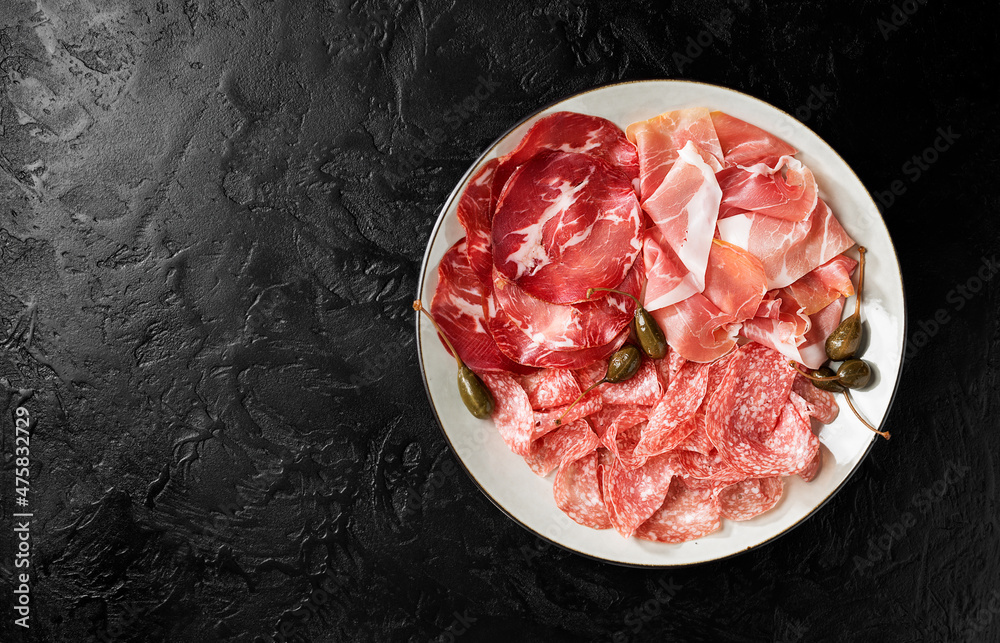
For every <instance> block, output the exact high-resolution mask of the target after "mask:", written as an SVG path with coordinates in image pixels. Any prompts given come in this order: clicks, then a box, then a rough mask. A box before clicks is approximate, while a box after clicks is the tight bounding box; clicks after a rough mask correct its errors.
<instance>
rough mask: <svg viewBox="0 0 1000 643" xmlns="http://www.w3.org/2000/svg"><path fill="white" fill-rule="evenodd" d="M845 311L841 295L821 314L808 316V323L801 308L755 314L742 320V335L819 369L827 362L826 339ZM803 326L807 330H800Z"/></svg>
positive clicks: (789, 357) (820, 312)
mask: <svg viewBox="0 0 1000 643" xmlns="http://www.w3.org/2000/svg"><path fill="white" fill-rule="evenodd" d="M793 305H794V304H793ZM843 310H844V299H843V298H839V299H837V300H836V301H834V302H833V303H831V304H830V305H829V306H827V307H826V308H824V309H823V310H821V311H819V312H818V313H816V314H814V315H809V316H808V317H805V322H803V321H802V319H803V317H804V315H803V314H802V312H801V309H799V310H798V312H796V313H788V312H782V313H781V314H780V315H779V317H778V318H777V319H771V318H762V317H754V318H753V319H750V320H747V321H746V322H744V323H743V328H742V330H741V334H742V335H743V336H744V337H746V338H747V339H751V340H753V341H755V342H757V343H759V344H763V345H764V346H767V347H769V348H773V349H774V350H776V351H778V352H779V353H781V354H782V355H784V356H785V357H787V358H788V359H793V360H795V361H796V362H800V363H802V364H804V365H806V366H807V367H809V368H819V367H820V366H822V365H823V363H824V362H825V361H826V348H825V346H826V338H827V337H828V336H829V335H830V333H832V332H833V331H834V329H835V328H837V325H838V324H840V316H841V314H842V313H843ZM803 326H804V327H805V329H804V330H802V331H800V330H799V328H802V327H803Z"/></svg>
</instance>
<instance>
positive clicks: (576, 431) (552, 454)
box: [524, 420, 600, 476]
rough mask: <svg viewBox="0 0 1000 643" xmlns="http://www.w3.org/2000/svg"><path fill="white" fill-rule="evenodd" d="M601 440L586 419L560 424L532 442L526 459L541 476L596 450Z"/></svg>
mask: <svg viewBox="0 0 1000 643" xmlns="http://www.w3.org/2000/svg"><path fill="white" fill-rule="evenodd" d="M599 443H600V441H599V440H598V439H597V435H596V434H595V433H594V431H593V430H592V429H591V428H590V425H589V424H588V423H587V421H586V420H577V421H576V422H573V423H570V424H565V425H563V426H560V427H559V428H558V429H556V430H555V431H551V432H550V433H547V434H545V435H544V436H542V437H541V438H539V439H537V440H535V441H534V442H532V443H531V448H530V450H529V452H528V455H527V456H525V458H524V461H525V462H527V463H528V466H529V467H531V470H532V471H534V472H535V473H536V474H538V475H540V476H547V475H548V474H549V473H551V472H552V471H553V470H554V469H555V468H556V467H559V466H562V465H564V464H567V463H569V462H573V461H574V460H578V459H579V458H582V457H583V456H585V455H587V454H588V453H591V452H592V451H594V449H596V448H597V445H598V444H599Z"/></svg>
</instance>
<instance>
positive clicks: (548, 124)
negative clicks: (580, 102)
mask: <svg viewBox="0 0 1000 643" xmlns="http://www.w3.org/2000/svg"><path fill="white" fill-rule="evenodd" d="M544 150H552V151H557V152H575V153H577V154H589V155H590V156H594V157H597V158H599V159H601V160H602V161H605V162H607V163H608V164H610V165H611V166H612V167H616V168H619V169H620V170H622V171H623V172H624V173H625V174H626V175H627V176H628V177H629V180H633V181H634V180H636V179H638V177H639V154H638V152H637V151H636V149H635V145H633V144H632V142H631V141H629V140H628V139H627V138H626V137H625V132H623V131H622V130H621V128H619V127H618V126H617V125H615V124H614V123H612V122H611V121H609V120H607V119H605V118H601V117H600V116H590V115H589V114H578V113H576V112H553V113H551V114H547V115H545V116H543V117H541V118H539V119H538V120H537V121H535V123H534V125H532V126H531V129H529V130H528V133H527V134H525V135H524V138H522V139H521V142H520V143H518V145H517V147H516V148H514V150H513V151H512V152H510V153H509V154H507V155H506V156H504V157H502V158H501V159H500V163H501V167H500V168H499V170H498V172H497V182H498V189H503V186H504V185H505V184H506V183H507V180H508V179H509V178H510V175H511V174H512V173H513V172H514V170H516V169H517V168H518V167H520V166H522V165H524V164H525V163H526V162H528V160H529V159H531V157H533V156H535V155H536V154H538V153H539V152H541V151H544Z"/></svg>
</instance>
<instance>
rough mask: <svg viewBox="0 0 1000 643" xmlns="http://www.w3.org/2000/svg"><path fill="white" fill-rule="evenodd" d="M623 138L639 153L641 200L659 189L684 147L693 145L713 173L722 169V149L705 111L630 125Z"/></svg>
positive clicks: (678, 113)
mask: <svg viewBox="0 0 1000 643" xmlns="http://www.w3.org/2000/svg"><path fill="white" fill-rule="evenodd" d="M625 134H626V136H628V139H629V140H630V141H632V142H633V143H635V146H636V148H637V149H638V151H639V173H640V187H639V194H641V195H642V198H643V199H646V198H648V196H649V195H651V194H653V192H655V191H656V189H657V188H659V187H660V184H661V183H663V179H664V177H666V176H667V173H668V172H669V171H670V169H671V166H673V164H674V161H675V160H676V159H677V156H678V152H679V151H680V150H681V149H682V148H683V147H684V146H685V145H686V144H687V143H694V145H695V146H696V149H697V151H698V154H699V156H701V158H702V160H703V161H704V162H705V163H707V164H708V165H709V166H710V167H711V168H712V170H713V171H715V172H717V171H719V170H721V169H722V158H723V156H722V147H721V146H720V144H719V137H718V136H716V134H715V126H714V125H713V124H712V117H711V116H710V115H709V111H708V110H707V109H705V108H704V107H692V108H690V109H679V110H675V111H672V112H665V113H663V114H660V115H659V116H656V117H654V118H651V119H649V120H647V121H640V122H637V123H632V124H631V125H629V126H628V128H626V130H625Z"/></svg>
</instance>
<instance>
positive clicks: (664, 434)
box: [635, 362, 711, 457]
mask: <svg viewBox="0 0 1000 643" xmlns="http://www.w3.org/2000/svg"><path fill="white" fill-rule="evenodd" d="M710 368H711V365H710V364H698V363H696V362H688V363H686V364H685V365H684V366H682V367H681V369H680V371H678V372H677V374H676V376H675V377H674V378H673V379H671V380H670V386H669V388H667V391H666V393H664V394H663V397H662V398H661V399H660V401H659V402H658V403H657V405H656V406H655V407H653V412H652V414H651V415H650V416H649V424H647V425H646V429H645V430H644V431H643V433H642V439H641V440H640V441H639V444H638V445H636V447H635V455H636V456H637V457H645V456H651V455H658V454H660V453H665V452H667V451H671V450H673V449H675V448H677V446H678V445H679V444H680V443H681V442H682V441H683V440H684V438H686V437H687V436H688V435H690V434H691V433H692V432H693V431H694V430H695V428H697V425H696V424H695V422H694V415H695V412H696V411H697V410H698V407H700V406H701V403H702V401H703V400H704V398H705V392H706V391H707V390H708V374H709V370H710Z"/></svg>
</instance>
